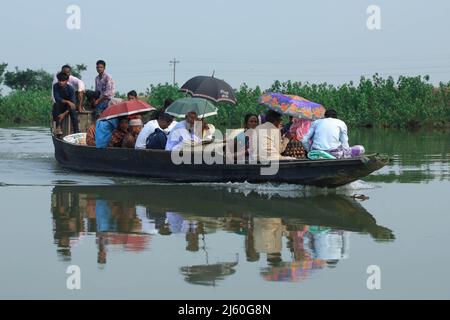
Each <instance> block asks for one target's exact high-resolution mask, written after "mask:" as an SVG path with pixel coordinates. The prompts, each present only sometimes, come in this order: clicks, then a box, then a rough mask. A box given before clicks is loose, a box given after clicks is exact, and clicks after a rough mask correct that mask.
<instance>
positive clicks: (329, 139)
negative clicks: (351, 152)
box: [302, 118, 349, 151]
mask: <svg viewBox="0 0 450 320" xmlns="http://www.w3.org/2000/svg"><path fill="white" fill-rule="evenodd" d="M310 140H312V145H310V143H309V141H310ZM302 144H303V146H304V147H305V149H306V150H307V151H309V150H310V149H312V150H324V151H327V150H333V149H336V148H339V147H341V146H342V147H344V148H349V145H348V136H347V125H346V124H345V123H344V121H342V120H339V119H335V118H325V119H319V120H316V121H314V122H313V123H312V124H311V127H310V128H309V130H308V133H307V134H306V135H305V136H304V137H303V139H302Z"/></svg>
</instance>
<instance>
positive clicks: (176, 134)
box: [166, 111, 202, 151]
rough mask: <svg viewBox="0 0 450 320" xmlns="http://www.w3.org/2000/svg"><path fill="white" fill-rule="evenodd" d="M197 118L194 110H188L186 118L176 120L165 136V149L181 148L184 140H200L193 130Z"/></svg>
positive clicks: (196, 141)
mask: <svg viewBox="0 0 450 320" xmlns="http://www.w3.org/2000/svg"><path fill="white" fill-rule="evenodd" d="M197 120H198V117H197V113H196V112H194V111H191V112H188V113H187V114H186V120H183V121H180V122H178V123H177V124H176V125H175V126H174V127H173V129H172V131H170V134H169V137H168V138H167V144H166V150H168V151H172V150H174V151H175V150H181V149H183V145H184V143H186V142H194V143H199V142H201V141H202V138H201V137H198V136H197V135H195V132H194V124H195V121H197ZM200 129H201V125H200ZM200 131H201V130H200Z"/></svg>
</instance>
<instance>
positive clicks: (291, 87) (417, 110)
mask: <svg viewBox="0 0 450 320" xmlns="http://www.w3.org/2000/svg"><path fill="white" fill-rule="evenodd" d="M263 91H265V90H262V89H261V88H259V87H256V88H250V87H248V86H247V85H246V84H243V85H241V86H240V88H239V89H238V90H236V98H237V100H238V104H237V105H236V106H232V105H225V104H224V105H219V114H218V116H216V117H211V118H210V119H209V121H211V122H212V123H214V124H216V125H218V126H220V127H228V128H231V127H238V126H240V125H241V121H242V119H243V117H244V115H245V114H246V113H248V112H254V113H262V112H263V111H264V110H265V109H264V107H261V106H259V105H258V103H257V101H258V97H259V96H260V95H261V93H262V92H263ZM267 91H273V92H281V93H287V94H295V95H300V96H302V97H305V98H307V99H309V100H312V101H314V102H318V103H321V104H323V105H324V106H325V107H327V108H330V107H332V108H334V109H336V110H337V111H338V114H339V117H340V118H341V119H343V120H344V121H345V122H346V123H347V124H348V125H349V126H350V127H358V126H361V127H393V128H417V127H448V126H449V123H450V82H449V83H446V84H445V83H441V84H440V85H439V86H438V87H435V86H433V85H432V84H431V83H429V78H428V77H427V76H424V77H422V76H417V77H399V78H398V79H397V80H394V79H393V78H392V77H388V78H385V79H383V78H381V77H380V76H379V75H377V74H375V75H374V76H373V77H372V78H371V79H370V78H364V77H362V78H361V79H360V81H359V83H358V84H354V83H352V82H350V83H347V84H344V85H340V86H334V85H330V84H327V83H323V84H310V83H301V82H292V81H287V82H279V81H275V82H274V83H273V85H272V86H271V87H270V88H267ZM118 95H119V96H120V94H118ZM183 96H184V94H183V93H180V92H178V87H177V86H173V85H169V84H167V83H166V84H158V85H151V86H150V88H148V89H147V90H146V92H145V95H144V99H146V100H147V101H148V102H149V103H150V104H152V105H153V106H155V107H158V106H161V105H162V104H163V101H164V99H166V98H172V99H176V98H179V97H183ZM50 113H51V98H50V88H49V89H48V90H42V89H39V90H35V89H30V90H12V91H11V92H10V93H9V94H8V95H5V96H1V95H0V125H2V126H12V125H48V124H49V121H50Z"/></svg>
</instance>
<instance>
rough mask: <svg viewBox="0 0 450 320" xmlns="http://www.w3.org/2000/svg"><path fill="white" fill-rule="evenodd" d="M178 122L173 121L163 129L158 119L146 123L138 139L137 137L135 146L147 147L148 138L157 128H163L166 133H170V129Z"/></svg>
mask: <svg viewBox="0 0 450 320" xmlns="http://www.w3.org/2000/svg"><path fill="white" fill-rule="evenodd" d="M176 124H177V122H176V121H172V123H171V124H170V125H169V126H168V127H167V128H166V129H164V130H163V129H161V127H160V126H159V124H158V120H150V121H149V122H147V123H146V124H145V126H144V127H143V128H142V130H141V132H140V133H139V135H138V137H137V139H136V145H135V146H134V147H135V148H136V149H145V148H146V146H147V138H148V137H149V136H150V135H151V134H152V133H153V132H155V129H160V130H162V131H163V132H164V133H165V134H166V135H169V133H170V131H171V130H172V129H173V127H175V125H176Z"/></svg>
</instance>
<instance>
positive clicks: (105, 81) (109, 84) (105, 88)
mask: <svg viewBox="0 0 450 320" xmlns="http://www.w3.org/2000/svg"><path fill="white" fill-rule="evenodd" d="M96 65H97V72H98V76H97V77H95V91H98V92H100V97H99V98H98V99H96V100H95V102H94V105H95V111H96V113H97V115H100V113H102V111H103V110H105V109H106V108H107V107H108V103H109V101H110V100H111V99H112V98H113V97H114V81H113V79H112V78H111V76H110V75H109V74H107V73H106V72H105V67H106V63H105V61H103V60H98V61H97V63H96Z"/></svg>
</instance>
